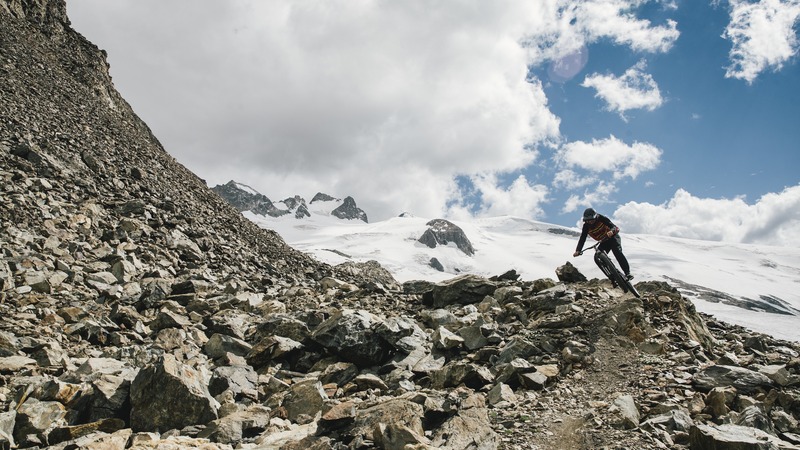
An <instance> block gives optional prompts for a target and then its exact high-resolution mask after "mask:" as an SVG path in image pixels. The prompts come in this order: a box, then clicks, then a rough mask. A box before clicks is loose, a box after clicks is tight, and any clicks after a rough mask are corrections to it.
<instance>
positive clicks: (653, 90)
mask: <svg viewBox="0 0 800 450" xmlns="http://www.w3.org/2000/svg"><path fill="white" fill-rule="evenodd" d="M646 68H647V62H646V61H645V60H641V61H639V62H638V63H637V64H636V65H634V66H633V67H631V68H630V69H628V70H626V71H625V73H624V74H622V75H621V76H619V77H616V76H614V75H601V74H598V73H594V74H592V75H588V76H587V77H586V78H585V79H584V80H583V83H582V84H581V86H583V87H587V88H594V89H595V90H596V91H597V94H595V97H600V98H601V99H603V100H604V101H605V102H606V103H607V104H608V105H607V106H606V109H607V110H608V111H612V112H618V113H619V115H620V117H622V119H623V120H626V119H625V112H626V111H629V110H631V109H646V110H648V111H653V110H654V109H656V108H658V107H659V106H661V104H662V103H663V102H664V100H663V99H662V98H661V91H660V90H659V89H658V84H656V82H655V80H653V77H652V76H651V75H650V74H648V73H645V69H646Z"/></svg>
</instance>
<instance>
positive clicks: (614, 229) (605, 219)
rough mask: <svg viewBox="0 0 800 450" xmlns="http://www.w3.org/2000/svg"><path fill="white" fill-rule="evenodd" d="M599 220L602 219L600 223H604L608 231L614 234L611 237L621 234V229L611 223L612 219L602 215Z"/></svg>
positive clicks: (598, 216)
mask: <svg viewBox="0 0 800 450" xmlns="http://www.w3.org/2000/svg"><path fill="white" fill-rule="evenodd" d="M597 218H598V219H600V221H601V222H603V224H604V225H605V226H607V227H608V229H609V230H610V231H611V232H612V233H611V236H614V235H615V234H619V227H618V226H616V225H614V223H613V222H612V221H611V219H609V218H608V217H606V216H603V215H600V214H598V215H597ZM611 236H609V237H611Z"/></svg>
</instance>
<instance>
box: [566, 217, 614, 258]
mask: <svg viewBox="0 0 800 450" xmlns="http://www.w3.org/2000/svg"><path fill="white" fill-rule="evenodd" d="M609 231H613V232H614V234H617V233H619V228H618V227H617V226H616V225H614V224H613V223H612V222H611V220H609V218H608V217H606V216H604V215H602V214H598V215H597V219H596V220H594V221H591V222H584V223H583V229H582V230H581V237H580V239H578V247H577V248H576V249H575V250H576V251H578V252H579V251H581V250H583V244H585V243H586V236H587V235H589V236H591V237H592V239H594V240H595V241H599V240H601V239H603V238H604V237H606V236H608V232H609Z"/></svg>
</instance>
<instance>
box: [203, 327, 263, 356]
mask: <svg viewBox="0 0 800 450" xmlns="http://www.w3.org/2000/svg"><path fill="white" fill-rule="evenodd" d="M252 348H253V347H252V346H251V345H250V344H248V343H247V342H245V341H243V340H241V339H238V338H235V337H233V336H227V335H224V334H219V333H214V334H213V335H211V337H210V338H209V339H208V342H206V343H205V345H203V351H204V352H205V353H206V355H208V356H209V357H210V358H212V359H217V358H221V357H222V356H225V354H226V353H232V354H234V355H237V356H245V355H247V354H248V353H249V352H250V351H251V350H252Z"/></svg>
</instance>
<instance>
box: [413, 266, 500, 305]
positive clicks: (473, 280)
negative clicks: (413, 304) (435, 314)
mask: <svg viewBox="0 0 800 450" xmlns="http://www.w3.org/2000/svg"><path fill="white" fill-rule="evenodd" d="M496 289H497V283H495V282H493V281H489V280H487V279H486V278H483V277H480V276H477V275H469V274H468V275H460V276H457V277H455V278H452V279H450V280H447V281H443V282H441V283H438V284H436V285H434V286H433V289H432V290H431V291H429V292H426V293H425V294H423V302H425V303H426V304H429V305H431V306H433V307H434V308H442V307H445V306H448V305H453V304H459V305H469V304H472V303H479V302H481V301H483V299H484V298H486V296H487V295H492V294H494V291H495V290H496Z"/></svg>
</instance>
